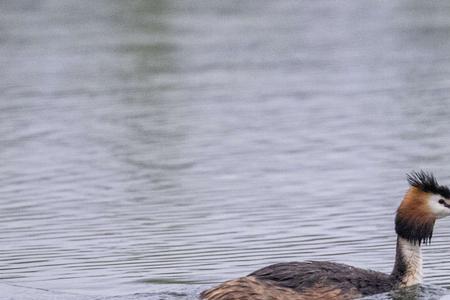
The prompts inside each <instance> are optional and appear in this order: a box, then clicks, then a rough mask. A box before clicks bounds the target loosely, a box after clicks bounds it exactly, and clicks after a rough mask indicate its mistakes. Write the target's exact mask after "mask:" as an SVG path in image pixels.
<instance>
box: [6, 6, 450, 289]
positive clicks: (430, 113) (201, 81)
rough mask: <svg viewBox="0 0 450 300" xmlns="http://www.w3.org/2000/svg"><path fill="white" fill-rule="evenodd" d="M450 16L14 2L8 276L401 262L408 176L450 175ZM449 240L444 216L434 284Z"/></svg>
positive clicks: (68, 283)
mask: <svg viewBox="0 0 450 300" xmlns="http://www.w3.org/2000/svg"><path fill="white" fill-rule="evenodd" d="M449 16H450V3H449V2H446V1H419V0H404V1H359V0H351V1H345V2H338V1H321V0H319V1H268V0H267V1H219V0H207V1H206V0H201V1H194V0H186V1H175V0H164V1H157V0H154V1H137V0H133V1H106V0H101V1H87V0H84V1H80V0H77V1H75V0H53V1H51V0H43V1H13V0H7V1H1V2H0V78H1V81H0V226H1V228H2V229H1V234H0V279H1V282H2V283H9V284H19V285H24V286H29V287H35V288H43V289H48V290H51V291H55V292H67V293H75V294H82V295H101V296H117V295H128V294H133V293H147V292H156V293H157V292H158V291H160V290H161V289H162V290H166V291H176V290H178V289H180V288H181V289H183V290H186V289H187V290H188V291H189V290H190V289H192V294H194V291H195V292H196V291H197V290H198V289H199V287H202V286H209V285H211V284H214V283H217V282H220V281H223V280H226V279H230V278H233V277H237V276H242V275H245V274H247V273H249V272H251V271H253V270H255V269H257V268H259V267H262V266H264V265H267V264H270V263H274V262H280V261H291V260H307V259H315V260H332V261H337V262H342V263H349V264H352V265H356V266H359V267H364V268H372V269H376V270H379V271H385V272H389V271H390V269H391V268H392V262H393V259H394V247H395V234H394V232H393V217H394V211H395V209H396V207H397V205H398V203H399V201H400V200H401V198H402V196H403V194H404V192H405V190H406V188H407V184H406V181H405V173H406V172H409V171H411V170H415V169H427V170H432V171H434V173H435V174H436V175H437V176H438V178H439V179H440V181H441V182H442V183H446V184H450V172H449V163H450V126H449V124H450V113H449V108H450V93H449V92H450V17H449ZM449 253H450V220H440V221H439V222H438V223H437V227H436V229H435V237H434V239H433V243H432V245H431V246H427V247H426V248H425V249H424V256H425V261H424V269H425V270H424V271H425V282H426V283H428V284H432V285H436V286H440V287H443V288H450V272H449V271H450V261H449V258H448V257H449V255H448V254H449ZM167 297H169V298H170V295H169V296H167ZM160 298H163V297H162V296H161V297H160Z"/></svg>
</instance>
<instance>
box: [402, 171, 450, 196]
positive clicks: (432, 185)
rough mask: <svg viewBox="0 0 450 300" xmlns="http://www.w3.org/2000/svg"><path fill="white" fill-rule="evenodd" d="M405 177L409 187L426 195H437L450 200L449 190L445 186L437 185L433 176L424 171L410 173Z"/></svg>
mask: <svg viewBox="0 0 450 300" xmlns="http://www.w3.org/2000/svg"><path fill="white" fill-rule="evenodd" d="M407 176H408V177H407V178H408V182H409V184H410V185H411V186H413V187H416V188H418V189H420V190H422V191H424V192H426V193H433V194H439V195H441V196H442V197H444V198H450V189H449V188H448V187H446V186H442V185H439V184H438V182H437V180H436V178H435V177H434V176H433V174H431V173H428V172H425V171H418V172H411V173H410V174H408V175H407Z"/></svg>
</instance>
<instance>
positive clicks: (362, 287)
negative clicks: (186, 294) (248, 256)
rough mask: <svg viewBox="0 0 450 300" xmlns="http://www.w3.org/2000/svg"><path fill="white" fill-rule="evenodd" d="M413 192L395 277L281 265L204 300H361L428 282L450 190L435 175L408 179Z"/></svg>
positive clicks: (404, 207) (402, 218) (402, 217)
mask: <svg viewBox="0 0 450 300" xmlns="http://www.w3.org/2000/svg"><path fill="white" fill-rule="evenodd" d="M408 182H409V183H410V188H409V189H408V191H407V193H406V195H405V196H404V198H403V201H402V202H401V204H400V206H399V208H398V209H397V214H396V218H395V230H396V233H397V246H396V256H395V264H394V268H393V270H392V272H391V274H385V273H381V272H377V271H372V270H365V269H361V268H356V267H353V266H349V265H345V264H338V263H333V262H320V261H305V262H287V263H278V264H274V265H270V266H267V267H264V268H262V269H260V270H257V271H255V272H253V273H251V274H249V275H248V276H245V277H241V278H238V279H234V280H229V281H226V282H224V283H222V284H220V285H219V286H217V287H213V288H211V289H209V290H206V291H204V292H202V293H201V295H200V297H201V298H202V299H204V300H244V299H245V300H306V299H309V300H319V299H320V300H322V299H323V300H325V299H337V300H347V299H356V298H360V297H364V296H368V295H373V294H379V293H384V292H388V291H390V290H392V289H395V288H402V287H407V286H412V285H415V284H419V283H422V252H421V246H422V244H427V243H430V241H431V238H432V235H433V228H434V223H435V221H436V220H437V219H439V218H443V217H446V216H448V215H450V190H449V189H448V188H447V187H446V186H440V185H439V184H438V183H437V181H436V179H435V178H434V176H433V175H432V174H429V173H426V172H423V171H421V172H414V173H412V174H410V175H408Z"/></svg>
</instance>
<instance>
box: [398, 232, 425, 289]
mask: <svg viewBox="0 0 450 300" xmlns="http://www.w3.org/2000/svg"><path fill="white" fill-rule="evenodd" d="M395 265H396V267H394V272H395V271H397V273H398V274H396V275H397V276H398V280H399V285H400V286H401V287H405V286H411V285H415V284H419V283H422V251H421V249H420V246H419V245H418V243H415V244H414V243H411V242H410V241H408V240H406V239H404V238H401V237H398V239H397V257H396V262H395ZM394 272H393V273H394Z"/></svg>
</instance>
